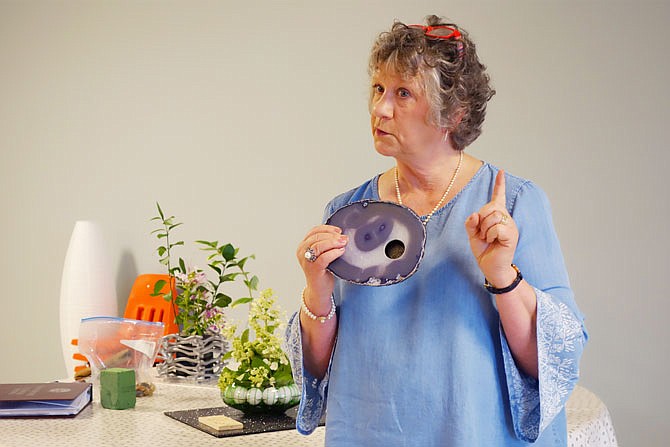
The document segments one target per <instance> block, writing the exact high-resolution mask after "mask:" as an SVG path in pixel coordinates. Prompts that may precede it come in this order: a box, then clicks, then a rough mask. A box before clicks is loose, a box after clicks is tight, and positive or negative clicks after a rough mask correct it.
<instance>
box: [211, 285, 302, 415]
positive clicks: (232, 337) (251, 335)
mask: <svg viewBox="0 0 670 447" xmlns="http://www.w3.org/2000/svg"><path fill="white" fill-rule="evenodd" d="M283 326H285V323H284V321H283V318H282V314H281V311H280V309H279V308H278V307H277V306H276V297H275V296H274V292H273V291H272V289H265V290H263V291H262V292H261V293H260V296H259V297H258V298H256V299H255V300H253V301H252V302H251V304H250V306H249V317H248V327H247V328H245V329H244V330H242V331H241V332H239V334H238V327H237V325H235V324H229V325H228V326H227V327H226V328H225V329H224V331H223V333H224V336H225V337H226V339H227V340H228V341H229V342H230V343H231V345H232V348H231V350H230V351H228V352H227V353H226V354H225V355H224V358H225V359H232V360H234V362H235V363H237V367H236V368H235V369H231V368H229V367H228V366H226V367H224V368H223V370H222V371H221V374H220V376H219V389H220V391H221V397H222V399H223V401H224V402H225V403H226V404H227V405H229V406H232V407H234V408H237V409H239V410H242V411H244V412H267V411H280V412H283V411H285V410H286V409H288V408H290V407H292V406H294V405H296V404H298V403H299V402H300V390H299V389H298V387H297V386H296V385H295V383H294V381H293V374H292V373H291V366H290V364H289V361H288V358H287V356H286V353H285V352H284V351H283V350H282V348H281V342H280V339H279V337H278V336H277V335H275V333H276V332H277V331H281V329H282V328H283Z"/></svg>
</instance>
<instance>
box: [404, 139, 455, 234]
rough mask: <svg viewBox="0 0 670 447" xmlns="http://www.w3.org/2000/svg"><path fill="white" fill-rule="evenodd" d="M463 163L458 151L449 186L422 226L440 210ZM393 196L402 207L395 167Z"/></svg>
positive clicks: (422, 220)
mask: <svg viewBox="0 0 670 447" xmlns="http://www.w3.org/2000/svg"><path fill="white" fill-rule="evenodd" d="M462 162H463V151H460V157H459V158H458V165H456V170H455V171H454V175H452V176H451V181H450V182H449V186H447V190H446V191H444V194H442V198H441V199H440V201H439V202H437V205H435V207H434V208H433V211H431V212H430V213H429V214H428V215H427V216H426V218H425V219H423V218H422V219H421V222H422V223H423V224H424V225H427V224H428V221H429V220H430V218H431V217H433V214H435V211H437V210H438V209H440V207H441V206H442V202H444V199H446V198H447V196H448V195H449V191H451V187H452V186H454V182H455V181H456V176H457V175H458V171H460V170H461V163H462ZM394 180H395V195H396V198H397V199H398V204H400V205H402V197H400V184H399V183H398V166H396V167H395V177H394Z"/></svg>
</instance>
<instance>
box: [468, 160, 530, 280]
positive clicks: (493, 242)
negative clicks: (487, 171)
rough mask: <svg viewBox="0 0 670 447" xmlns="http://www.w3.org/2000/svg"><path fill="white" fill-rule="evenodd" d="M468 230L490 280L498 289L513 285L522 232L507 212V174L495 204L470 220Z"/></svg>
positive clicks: (501, 179) (496, 190)
mask: <svg viewBox="0 0 670 447" xmlns="http://www.w3.org/2000/svg"><path fill="white" fill-rule="evenodd" d="M465 229H466V231H467V232H468V237H469V239H470V248H471V250H472V253H473V254H474V255H475V259H476V260H477V264H479V269H480V270H481V271H482V273H484V276H485V277H486V279H487V280H488V281H489V282H490V283H491V284H492V285H493V286H494V287H498V288H502V287H506V286H508V285H509V284H511V283H512V281H513V280H514V278H515V277H516V271H515V270H514V269H513V268H512V262H513V260H514V252H515V251H516V245H517V242H518V240H519V230H518V229H517V227H516V224H515V223H514V220H513V219H512V216H510V215H509V213H508V212H507V207H506V198H505V173H504V171H502V170H500V171H498V175H497V176H496V182H495V185H494V186H493V194H492V195H491V201H490V202H489V203H487V204H486V205H484V206H483V207H481V209H480V210H479V211H477V212H476V213H472V214H471V215H470V216H469V217H468V218H467V219H466V221H465Z"/></svg>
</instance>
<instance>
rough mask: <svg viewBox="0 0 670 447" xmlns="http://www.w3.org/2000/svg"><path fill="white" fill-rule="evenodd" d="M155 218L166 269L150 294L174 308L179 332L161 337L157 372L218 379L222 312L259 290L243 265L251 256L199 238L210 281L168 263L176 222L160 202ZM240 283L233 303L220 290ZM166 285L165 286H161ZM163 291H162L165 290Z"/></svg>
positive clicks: (222, 348) (182, 263)
mask: <svg viewBox="0 0 670 447" xmlns="http://www.w3.org/2000/svg"><path fill="white" fill-rule="evenodd" d="M156 208H157V210H158V215H157V216H155V217H153V218H152V219H151V220H152V221H156V222H158V227H157V228H156V229H155V230H153V231H152V234H155V235H156V237H157V239H158V241H159V242H160V245H159V246H158V248H157V249H156V251H157V253H158V256H159V261H160V263H161V264H163V265H165V267H166V269H167V275H168V279H167V280H163V279H161V280H158V281H156V283H155V284H154V291H153V293H152V295H153V296H162V297H163V299H165V300H166V301H170V302H171V303H172V306H173V308H174V314H175V322H176V324H177V326H178V327H179V333H178V334H169V335H166V336H165V337H163V339H162V342H161V348H160V350H159V353H158V356H157V358H158V360H159V364H158V373H159V375H164V376H187V377H193V378H195V379H196V380H204V379H210V378H212V377H216V376H218V374H219V373H220V371H221V368H222V367H223V360H222V358H221V357H222V355H223V353H224V352H225V351H226V350H227V346H226V345H227V343H226V340H225V338H224V337H223V335H222V330H223V329H224V328H225V326H226V320H225V314H224V309H225V308H227V307H229V306H230V307H234V306H236V305H239V304H244V303H249V302H251V301H252V300H253V293H254V291H255V290H257V287H258V277H257V276H255V275H251V274H250V273H249V272H248V271H247V270H246V269H245V266H246V263H247V261H248V260H249V259H253V258H254V255H250V256H245V257H240V256H239V249H238V248H236V247H234V246H233V245H232V244H230V243H225V244H219V242H218V241H205V240H198V241H195V243H196V244H197V245H198V246H199V247H200V249H201V250H204V251H206V252H207V253H208V256H207V266H208V267H209V273H210V275H212V276H213V278H214V279H210V277H209V276H208V275H207V272H205V271H203V270H201V269H200V268H198V267H195V266H188V265H187V264H186V262H185V261H184V260H183V259H182V258H179V260H178V262H177V263H176V265H174V264H173V262H172V256H173V253H172V251H173V249H174V248H175V247H177V246H183V245H184V242H183V241H181V240H180V241H174V240H172V236H173V234H172V231H173V230H174V229H175V228H177V227H178V226H180V225H182V223H181V222H176V221H175V217H174V216H166V214H165V213H163V210H162V209H161V206H160V204H158V203H156ZM239 278H241V279H242V281H243V283H244V285H245V287H246V289H247V291H248V296H243V297H241V298H238V299H236V300H233V298H232V297H231V296H229V295H228V294H226V293H225V292H224V286H225V285H226V283H230V282H234V281H236V280H238V279H239ZM168 281H169V282H170V287H166V285H168ZM164 290H167V291H166V292H164Z"/></svg>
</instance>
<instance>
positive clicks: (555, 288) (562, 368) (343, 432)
mask: <svg viewBox="0 0 670 447" xmlns="http://www.w3.org/2000/svg"><path fill="white" fill-rule="evenodd" d="M369 71H370V76H371V93H370V116H371V127H372V134H373V138H374V144H375V149H376V150H377V152H379V153H380V154H382V155H385V156H389V157H393V158H394V159H395V161H396V166H395V167H394V168H393V169H390V170H389V171H387V172H384V173H382V174H380V175H377V176H375V177H374V178H372V179H371V180H369V181H368V182H366V183H364V184H362V185H361V186H359V187H358V188H355V189H353V190H351V191H349V192H346V193H344V194H342V195H340V196H338V197H336V198H335V199H333V200H332V201H331V202H330V203H329V204H328V206H327V209H326V216H329V215H330V214H332V213H333V212H334V211H336V210H337V209H339V208H340V207H342V206H344V205H346V204H348V203H351V202H354V201H358V200H362V199H373V200H383V201H389V202H396V203H400V204H402V205H405V206H407V207H409V208H411V209H412V210H413V211H415V212H416V214H418V215H419V216H422V221H423V223H424V225H425V229H426V244H425V254H424V257H423V259H422V261H421V264H420V266H419V269H418V270H417V271H416V273H414V274H413V275H412V276H411V277H409V278H408V279H406V280H405V281H403V282H400V283H397V284H394V285H391V286H385V287H370V286H364V285H356V284H351V283H348V282H345V281H342V280H339V279H336V278H334V277H333V275H332V274H331V273H330V272H329V271H328V270H327V269H326V267H327V266H328V265H329V264H330V263H331V262H332V261H333V260H335V259H337V258H338V257H340V256H341V255H342V254H343V253H344V252H345V250H346V249H347V243H348V238H347V236H346V235H343V234H342V232H341V230H340V229H339V228H336V227H333V226H329V225H320V226H317V227H315V228H314V229H312V230H311V231H310V232H309V233H308V234H307V235H306V236H305V238H304V240H303V241H302V242H301V243H300V244H299V246H298V250H297V256H298V260H299V263H300V266H301V267H302V269H303V271H304V274H305V279H306V287H305V289H304V290H303V296H302V303H301V310H300V311H299V312H298V313H297V314H296V315H295V316H294V317H293V318H292V319H291V322H290V324H289V330H288V332H287V334H288V342H289V346H290V349H289V350H290V356H291V357H292V359H291V360H292V365H293V368H294V376H295V377H297V378H298V380H299V381H301V383H302V387H303V396H302V397H303V399H302V401H301V404H300V408H299V414H298V420H297V428H298V430H299V431H301V432H302V433H310V432H311V431H312V430H314V428H315V427H316V426H317V424H318V421H319V418H320V417H321V416H322V414H323V413H324V412H325V410H326V407H327V409H328V411H327V413H326V444H327V445H333V446H340V445H355V446H377V445H379V446H393V445H412V446H437V445H439V446H467V447H472V446H502V445H504V446H515V445H526V444H527V443H531V442H535V443H536V444H534V445H540V446H549V445H551V446H558V445H566V443H567V441H566V438H567V436H566V419H565V410H564V405H565V402H566V400H567V398H568V396H569V393H570V391H571V390H572V388H573V386H574V384H575V382H576V381H577V377H578V361H579V358H580V356H581V353H582V349H583V345H584V343H585V341H586V332H585V329H584V326H583V317H582V315H581V314H580V312H579V310H578V309H577V307H576V305H575V302H574V300H573V294H572V291H571V289H570V285H569V281H568V275H567V272H566V270H565V267H564V263H563V258H562V254H561V252H560V247H559V243H558V240H557V238H556V234H555V231H554V229H553V225H552V222H551V214H550V209H549V204H548V202H547V199H546V197H545V195H544V194H543V192H542V191H541V190H540V189H539V188H538V187H537V186H535V185H534V184H533V183H531V182H529V181H527V180H523V179H521V178H518V177H514V176H511V175H509V174H505V173H504V172H503V171H502V170H498V169H497V168H496V167H494V166H491V165H490V164H488V163H485V162H482V161H481V160H478V159H476V158H475V157H473V156H471V155H468V154H465V153H464V149H465V148H466V147H467V146H468V145H469V144H470V143H472V142H473V141H474V140H475V139H476V138H477V137H478V136H479V134H480V133H481V125H482V122H483V120H484V115H485V111H486V103H487V101H488V100H489V99H490V98H491V97H492V96H493V94H494V91H493V90H492V89H491V88H490V86H489V77H488V75H487V74H486V73H485V67H484V66H483V65H482V64H481V63H480V61H479V59H478V57H477V54H476V51H475V46H474V44H473V43H472V41H471V40H470V39H469V38H468V35H467V33H466V32H465V31H463V30H461V29H459V28H458V27H457V26H456V25H453V24H445V23H442V22H441V21H440V19H439V18H438V17H436V16H430V17H428V18H427V26H421V25H409V26H408V25H405V24H402V23H395V24H394V25H393V27H392V29H391V30H390V32H387V33H382V34H381V35H380V36H379V38H378V39H377V41H376V43H375V45H374V46H373V49H372V54H371V57H370V66H369Z"/></svg>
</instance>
